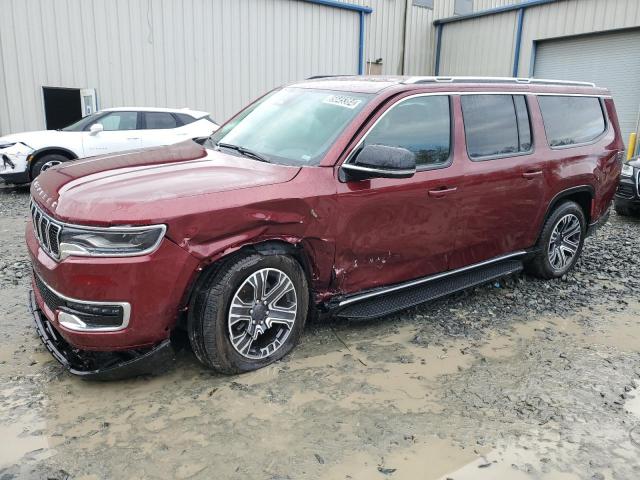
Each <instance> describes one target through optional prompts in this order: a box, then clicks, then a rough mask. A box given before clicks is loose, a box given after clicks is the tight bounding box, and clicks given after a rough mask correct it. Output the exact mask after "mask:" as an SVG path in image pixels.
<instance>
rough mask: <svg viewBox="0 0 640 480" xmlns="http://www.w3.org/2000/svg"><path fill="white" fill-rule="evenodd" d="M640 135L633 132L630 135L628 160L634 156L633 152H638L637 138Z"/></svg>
mask: <svg viewBox="0 0 640 480" xmlns="http://www.w3.org/2000/svg"><path fill="white" fill-rule="evenodd" d="M637 139H638V135H637V134H636V133H635V132H633V133H632V134H631V135H629V148H628V149H627V162H628V161H629V160H631V159H632V158H633V154H634V153H635V152H636V140H637Z"/></svg>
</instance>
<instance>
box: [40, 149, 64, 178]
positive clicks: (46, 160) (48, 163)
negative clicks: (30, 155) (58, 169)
mask: <svg viewBox="0 0 640 480" xmlns="http://www.w3.org/2000/svg"><path fill="white" fill-rule="evenodd" d="M67 160H69V159H68V158H67V157H65V156H64V155H60V154H58V153H51V154H49V155H44V156H43V157H41V158H39V159H38V160H36V161H35V162H34V163H33V165H32V166H31V180H33V179H35V178H36V177H37V176H38V175H40V174H41V173H42V172H45V171H47V170H49V169H50V168H51V167H55V166H56V165H60V164H61V163H63V162H66V161H67Z"/></svg>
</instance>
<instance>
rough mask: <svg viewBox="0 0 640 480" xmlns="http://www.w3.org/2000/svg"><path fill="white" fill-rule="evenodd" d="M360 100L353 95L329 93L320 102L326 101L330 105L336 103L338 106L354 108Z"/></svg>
mask: <svg viewBox="0 0 640 480" xmlns="http://www.w3.org/2000/svg"><path fill="white" fill-rule="evenodd" d="M361 102H362V100H360V99H358V98H354V97H349V96H347V95H330V96H328V97H327V98H325V99H324V100H323V101H322V103H328V104H330V105H337V106H338V107H345V108H351V109H354V108H356V107H357V106H358V105H360V103H361Z"/></svg>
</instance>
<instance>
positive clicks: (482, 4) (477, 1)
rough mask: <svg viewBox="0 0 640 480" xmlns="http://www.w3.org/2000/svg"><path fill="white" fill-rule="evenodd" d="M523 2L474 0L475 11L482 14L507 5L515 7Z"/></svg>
mask: <svg viewBox="0 0 640 480" xmlns="http://www.w3.org/2000/svg"><path fill="white" fill-rule="evenodd" d="M522 1H523V0H474V2H473V11H474V12H480V11H482V10H489V9H491V8H498V7H504V6H506V5H515V4H517V3H522Z"/></svg>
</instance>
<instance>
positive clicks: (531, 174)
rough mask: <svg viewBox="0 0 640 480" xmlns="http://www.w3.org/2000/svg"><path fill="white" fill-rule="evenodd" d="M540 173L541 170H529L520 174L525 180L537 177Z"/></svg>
mask: <svg viewBox="0 0 640 480" xmlns="http://www.w3.org/2000/svg"><path fill="white" fill-rule="evenodd" d="M540 175H542V170H531V171H529V172H524V173H523V174H522V176H523V177H524V178H526V179H527V180H529V179H533V178H536V177H538V176H540Z"/></svg>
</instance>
